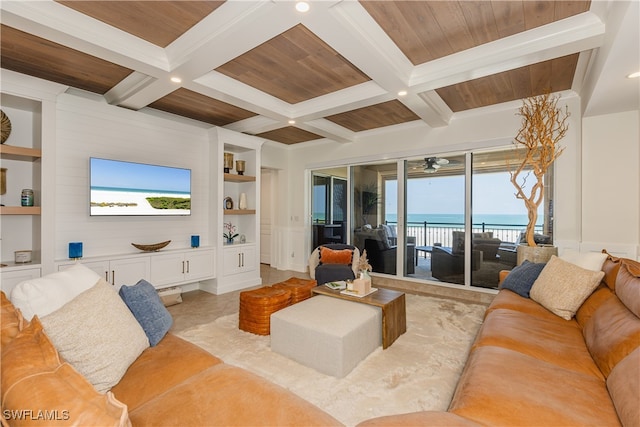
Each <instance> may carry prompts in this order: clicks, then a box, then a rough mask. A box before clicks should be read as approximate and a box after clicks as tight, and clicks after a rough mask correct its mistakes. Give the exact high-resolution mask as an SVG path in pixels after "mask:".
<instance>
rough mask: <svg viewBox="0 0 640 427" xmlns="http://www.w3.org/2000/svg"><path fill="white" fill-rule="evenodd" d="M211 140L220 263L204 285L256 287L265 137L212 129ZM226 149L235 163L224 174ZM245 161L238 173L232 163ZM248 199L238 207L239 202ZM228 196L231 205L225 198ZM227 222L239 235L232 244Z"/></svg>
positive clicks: (213, 208) (208, 287)
mask: <svg viewBox="0 0 640 427" xmlns="http://www.w3.org/2000/svg"><path fill="white" fill-rule="evenodd" d="M209 139H210V140H211V142H212V147H215V148H214V149H213V150H212V156H211V169H210V171H211V172H210V182H211V190H212V192H213V193H212V194H214V195H215V196H214V197H212V198H211V200H212V202H211V203H212V205H211V207H210V211H211V213H212V215H211V229H212V230H215V232H216V234H217V239H218V243H217V245H216V247H217V249H218V255H217V256H218V263H217V269H218V271H217V275H216V279H215V280H212V281H210V282H208V283H207V284H205V285H204V286H203V287H202V288H203V289H205V290H207V291H210V292H213V293H216V294H222V293H226V292H230V291H234V290H239V289H243V288H247V287H251V286H256V285H260V284H261V283H262V279H261V278H260V263H259V259H258V257H257V256H256V254H257V250H258V248H259V247H260V155H261V147H262V144H263V143H264V140H263V139H260V138H256V137H254V136H251V135H245V134H241V133H238V132H234V131H230V130H227V129H222V128H214V129H211V130H210V133H209ZM224 153H231V154H233V167H232V168H231V169H230V170H229V171H228V172H226V173H225V171H224V164H223V160H224ZM238 160H243V161H244V162H245V171H244V173H243V174H239V173H238V171H237V168H236V161H238ZM241 198H242V199H246V205H244V206H241V205H240V200H241ZM228 200H231V202H232V205H233V206H232V207H230V206H229V205H227V203H226V201H228ZM241 207H242V209H241ZM225 224H233V226H234V227H236V230H237V231H236V232H237V233H238V236H237V237H236V238H235V239H234V241H233V243H229V242H227V241H226V239H225V238H224V236H223V235H224V233H225V231H226V229H225Z"/></svg>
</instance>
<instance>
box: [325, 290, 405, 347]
mask: <svg viewBox="0 0 640 427" xmlns="http://www.w3.org/2000/svg"><path fill="white" fill-rule="evenodd" d="M313 293H314V294H318V295H327V296H330V297H335V298H340V299H344V300H349V301H354V302H359V303H361V304H368V305H373V306H376V307H380V308H381V309H382V348H383V349H384V348H387V347H389V346H390V345H391V344H393V342H394V341H395V340H396V339H397V338H398V337H399V336H400V335H402V334H404V333H405V332H407V311H406V305H405V299H404V292H398V291H392V290H390V289H381V288H378V290H377V291H376V292H374V293H372V294H370V295H367V296H366V297H362V298H358V297H354V296H351V295H345V294H341V293H340V291H339V290H334V289H330V288H328V287H326V286H324V285H321V286H316V287H315V288H313Z"/></svg>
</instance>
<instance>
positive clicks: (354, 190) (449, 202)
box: [312, 149, 553, 288]
mask: <svg viewBox="0 0 640 427" xmlns="http://www.w3.org/2000/svg"><path fill="white" fill-rule="evenodd" d="M512 156H513V151H512V149H500V150H493V151H484V152H475V153H470V152H468V153H448V154H440V155H438V156H430V155H425V156H419V157H411V158H405V159H395V160H389V161H383V162H374V163H370V164H361V165H352V166H348V167H340V168H335V169H323V170H319V171H313V173H312V180H313V190H312V194H313V202H312V205H313V226H314V246H317V244H319V243H322V242H324V243H326V242H343V243H346V242H347V239H348V238H349V240H348V241H349V242H350V243H351V244H352V245H354V246H357V247H358V248H359V249H360V251H364V250H366V251H367V256H368V258H369V261H370V264H371V265H372V267H373V272H374V273H380V274H388V275H397V276H399V277H406V278H411V279H417V280H425V281H433V282H442V283H447V284H453V285H458V286H472V287H481V288H497V287H498V282H499V273H500V271H501V270H509V269H512V268H513V267H514V266H515V265H516V246H517V245H518V243H519V241H520V239H521V234H522V232H523V231H524V229H525V227H526V222H527V212H526V210H525V207H524V203H523V202H522V201H521V200H518V199H516V197H515V195H514V192H515V190H514V188H513V186H512V184H511V182H510V175H509V159H510V158H512ZM347 175H348V176H349V181H350V188H348V186H347V183H348V180H347ZM545 189H546V193H545V194H546V198H545V201H544V204H543V206H541V208H540V211H539V212H538V224H537V228H536V233H537V235H538V237H539V238H540V239H541V241H548V242H550V241H552V235H551V231H552V228H553V217H552V211H553V209H552V207H553V197H552V195H553V180H552V175H551V174H550V175H549V176H547V177H545ZM348 195H349V197H348ZM348 200H350V204H349V205H348V204H347V201H348ZM348 218H350V229H347V228H346V226H347V219H348Z"/></svg>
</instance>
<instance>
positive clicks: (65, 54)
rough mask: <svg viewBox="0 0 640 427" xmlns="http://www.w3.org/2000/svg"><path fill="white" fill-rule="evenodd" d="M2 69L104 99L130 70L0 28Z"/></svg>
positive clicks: (32, 36)
mask: <svg viewBox="0 0 640 427" xmlns="http://www.w3.org/2000/svg"><path fill="white" fill-rule="evenodd" d="M0 61H1V62H2V68H6V69H8V70H13V71H16V72H18V73H23V74H27V75H30V76H35V77H39V78H41V79H45V80H50V81H53V82H57V83H60V84H64V85H68V86H72V87H75V88H79V89H83V90H87V91H89V92H94V93H99V94H102V95H104V94H105V93H106V92H108V91H109V89H111V88H112V87H114V86H115V85H117V84H118V83H119V82H120V81H121V80H122V79H124V78H125V77H127V76H128V75H129V74H131V72H132V70H130V69H128V68H125V67H121V66H119V65H117V64H114V63H112V62H108V61H105V60H103V59H100V58H96V57H95V56H91V55H87V54H86V53H82V52H79V51H77V50H74V49H70V48H68V47H65V46H62V45H60V44H57V43H54V42H51V41H49V40H45V39H42V38H40V37H36V36H34V35H32V34H28V33H25V32H22V31H19V30H16V29H15V28H11V27H8V26H6V25H2V26H1V28H0Z"/></svg>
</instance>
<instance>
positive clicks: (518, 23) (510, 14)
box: [491, 0, 525, 37]
mask: <svg viewBox="0 0 640 427" xmlns="http://www.w3.org/2000/svg"><path fill="white" fill-rule="evenodd" d="M491 9H492V10H493V16H494V17H495V22H496V27H497V28H498V34H500V37H508V36H512V35H514V34H517V33H521V32H523V31H524V30H525V22H524V7H523V4H522V1H504V0H493V1H492V2H491Z"/></svg>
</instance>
